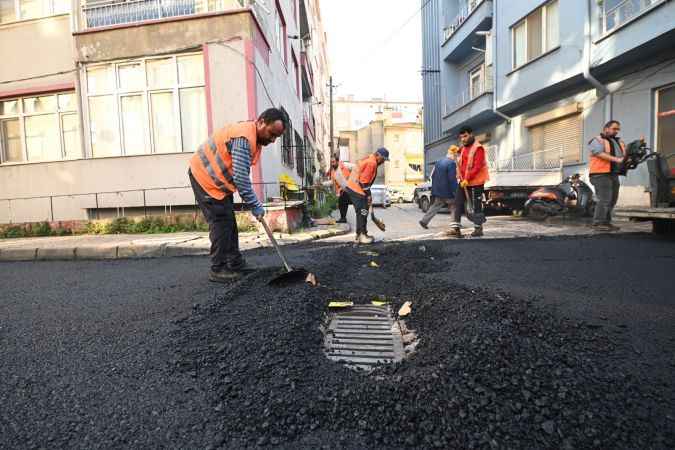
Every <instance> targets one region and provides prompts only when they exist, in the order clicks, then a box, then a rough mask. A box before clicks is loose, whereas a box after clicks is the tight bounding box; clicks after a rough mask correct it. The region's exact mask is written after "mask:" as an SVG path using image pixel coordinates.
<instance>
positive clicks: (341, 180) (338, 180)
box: [330, 162, 352, 196]
mask: <svg viewBox="0 0 675 450" xmlns="http://www.w3.org/2000/svg"><path fill="white" fill-rule="evenodd" d="M351 173H352V171H351V170H349V168H348V167H347V166H345V165H344V164H342V162H339V163H338V169H337V170H335V169H333V168H332V167H331V169H330V178H331V180H333V185H334V186H335V193H336V194H337V195H338V196H339V195H340V194H342V189H343V188H344V187H345V186H346V185H347V180H349V176H350V175H351Z"/></svg>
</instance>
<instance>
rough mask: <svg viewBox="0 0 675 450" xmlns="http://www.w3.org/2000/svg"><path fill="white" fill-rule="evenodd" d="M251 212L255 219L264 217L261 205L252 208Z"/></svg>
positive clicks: (263, 209)
mask: <svg viewBox="0 0 675 450" xmlns="http://www.w3.org/2000/svg"><path fill="white" fill-rule="evenodd" d="M251 214H253V217H255V218H256V219H258V220H262V218H263V217H265V208H263V207H262V206H258V207H256V208H253V210H252V211H251Z"/></svg>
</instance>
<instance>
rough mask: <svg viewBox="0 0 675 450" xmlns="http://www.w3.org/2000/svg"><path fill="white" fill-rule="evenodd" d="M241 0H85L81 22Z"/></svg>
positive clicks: (132, 18)
mask: <svg viewBox="0 0 675 450" xmlns="http://www.w3.org/2000/svg"><path fill="white" fill-rule="evenodd" d="M245 4H246V2H245V1H244V0H129V1H119V0H111V1H96V2H92V1H85V2H83V4H82V11H81V12H82V23H83V24H84V26H85V27H86V28H97V27H106V26H111V25H119V24H125V23H134V22H143V21H146V20H157V19H165V18H169V17H180V16H190V15H194V14H203V13H208V12H220V11H225V10H228V9H232V8H241V7H242V6H244V5H245Z"/></svg>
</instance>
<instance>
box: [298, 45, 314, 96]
mask: <svg viewBox="0 0 675 450" xmlns="http://www.w3.org/2000/svg"><path fill="white" fill-rule="evenodd" d="M300 66H301V68H302V69H301V72H302V98H303V100H307V99H309V98H311V97H313V96H314V72H313V71H312V66H311V64H310V63H309V59H308V58H307V52H306V51H303V52H302V53H300Z"/></svg>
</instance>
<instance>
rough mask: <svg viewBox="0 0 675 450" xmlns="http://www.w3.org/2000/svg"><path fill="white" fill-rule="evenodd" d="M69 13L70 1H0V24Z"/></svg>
mask: <svg viewBox="0 0 675 450" xmlns="http://www.w3.org/2000/svg"><path fill="white" fill-rule="evenodd" d="M69 12H70V0H0V23H9V22H16V21H19V20H29V19H38V18H40V17H49V16H54V15H57V14H67V13H69Z"/></svg>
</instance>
